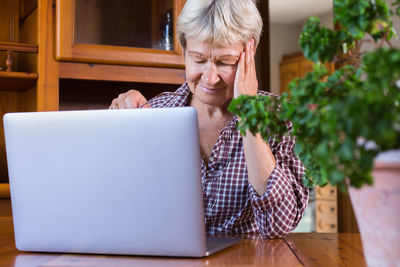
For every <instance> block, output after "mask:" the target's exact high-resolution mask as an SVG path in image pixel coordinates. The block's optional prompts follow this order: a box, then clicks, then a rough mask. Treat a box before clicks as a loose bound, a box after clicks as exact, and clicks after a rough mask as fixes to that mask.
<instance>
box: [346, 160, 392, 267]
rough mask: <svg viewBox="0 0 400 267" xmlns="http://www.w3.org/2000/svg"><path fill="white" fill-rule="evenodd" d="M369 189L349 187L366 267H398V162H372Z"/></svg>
mask: <svg viewBox="0 0 400 267" xmlns="http://www.w3.org/2000/svg"><path fill="white" fill-rule="evenodd" d="M372 175H373V178H374V184H373V186H363V187H362V188H361V189H355V188H349V194H350V199H351V202H352V205H353V209H354V213H355V216H356V218H357V222H358V227H359V229H360V234H361V240H362V244H363V248H364V256H365V259H366V261H367V264H368V266H400V161H396V162H379V161H375V165H374V170H373V173H372Z"/></svg>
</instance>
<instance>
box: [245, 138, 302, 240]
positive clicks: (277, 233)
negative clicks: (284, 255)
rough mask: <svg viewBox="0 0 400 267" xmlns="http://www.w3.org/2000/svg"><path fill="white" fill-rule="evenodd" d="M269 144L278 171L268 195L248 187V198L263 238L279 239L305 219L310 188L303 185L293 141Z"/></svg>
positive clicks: (271, 142)
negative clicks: (260, 193)
mask: <svg viewBox="0 0 400 267" xmlns="http://www.w3.org/2000/svg"><path fill="white" fill-rule="evenodd" d="M268 143H269V145H270V147H271V150H272V153H273V154H274V156H275V160H276V165H275V168H274V170H273V171H272V173H271V175H270V177H269V179H268V183H267V188H266V191H265V193H264V194H263V195H259V194H258V193H257V191H255V189H254V188H253V187H252V186H251V185H249V197H250V201H251V204H252V208H253V212H254V215H255V220H256V223H257V227H258V229H259V231H260V233H261V234H262V236H264V237H266V238H279V237H283V236H285V235H286V234H288V233H290V232H291V231H292V230H293V229H294V228H295V227H296V226H297V224H298V223H299V221H300V219H301V218H302V216H303V213H304V211H305V209H306V207H307V203H308V188H307V187H306V186H305V185H304V184H303V176H304V172H305V168H304V166H303V164H302V163H301V161H300V159H299V158H298V157H297V156H296V155H295V154H294V144H295V140H294V138H292V137H283V138H282V139H281V142H279V143H277V142H275V140H274V139H273V138H270V139H269V142H268Z"/></svg>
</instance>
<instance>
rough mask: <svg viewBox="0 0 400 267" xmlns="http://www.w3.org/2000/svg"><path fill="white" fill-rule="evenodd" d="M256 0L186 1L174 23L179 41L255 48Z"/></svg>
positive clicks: (259, 25) (257, 28)
mask: <svg viewBox="0 0 400 267" xmlns="http://www.w3.org/2000/svg"><path fill="white" fill-rule="evenodd" d="M255 1H256V0H188V1H187V2H186V4H185V6H184V7H183V9H182V12H181V13H180V15H179V17H178V21H177V29H178V30H177V31H178V37H179V42H180V44H181V46H182V48H183V49H186V40H187V39H188V38H194V39H196V40H199V41H203V42H208V43H210V44H211V45H213V46H216V47H224V46H228V45H231V44H238V43H243V44H245V43H247V42H248V41H249V40H250V39H251V38H254V39H255V45H256V46H257V44H258V42H259V40H260V35H261V30H262V19H261V16H260V13H259V11H258V9H257V6H256V3H255Z"/></svg>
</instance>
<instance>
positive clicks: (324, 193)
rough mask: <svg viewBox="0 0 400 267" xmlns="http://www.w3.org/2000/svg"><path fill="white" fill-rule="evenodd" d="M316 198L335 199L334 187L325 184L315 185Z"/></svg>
mask: <svg viewBox="0 0 400 267" xmlns="http://www.w3.org/2000/svg"><path fill="white" fill-rule="evenodd" d="M315 197H316V199H326V200H336V187H333V186H331V185H327V186H324V187H319V186H316V187H315Z"/></svg>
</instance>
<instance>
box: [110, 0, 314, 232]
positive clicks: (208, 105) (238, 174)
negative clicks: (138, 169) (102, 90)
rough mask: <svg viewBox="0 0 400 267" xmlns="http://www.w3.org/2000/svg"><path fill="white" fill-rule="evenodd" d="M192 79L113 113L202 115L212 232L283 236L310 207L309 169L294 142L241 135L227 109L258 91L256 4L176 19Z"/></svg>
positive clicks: (200, 6)
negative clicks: (188, 110)
mask: <svg viewBox="0 0 400 267" xmlns="http://www.w3.org/2000/svg"><path fill="white" fill-rule="evenodd" d="M177 28H178V36H179V41H180V44H181V46H182V48H183V51H184V59H185V66H186V79H187V81H186V82H185V83H184V84H183V85H182V86H181V87H180V88H179V89H178V90H176V91H175V92H174V93H171V94H166V95H162V96H159V97H155V98H153V99H151V100H150V101H148V102H147V100H146V99H145V98H144V97H143V96H142V95H141V94H140V93H139V92H138V91H135V90H131V91H129V92H127V93H124V94H121V95H120V96H119V97H118V98H117V99H114V100H113V101H112V104H111V106H110V108H113V109H116V108H138V107H142V105H145V107H152V108H160V107H162V108H168V107H182V106H192V107H194V108H195V109H196V110H197V113H198V123H199V135H200V149H201V156H202V162H201V170H202V185H203V191H204V211H205V222H206V231H207V233H208V234H210V235H217V234H238V233H260V234H261V235H262V236H264V237H268V238H275V237H282V236H284V235H286V234H288V233H289V232H290V231H292V230H293V229H294V228H295V227H296V226H297V224H298V222H299V221H300V219H301V217H302V215H303V213H304V210H305V208H306V206H307V201H308V189H307V188H306V187H305V186H304V185H303V183H302V176H303V174H304V170H305V169H304V167H303V165H302V163H301V162H300V160H299V159H298V158H297V156H296V155H295V154H294V152H293V148H294V140H293V139H291V138H288V137H284V138H283V139H282V141H281V142H280V143H278V142H275V140H274V139H273V138H270V139H269V141H268V143H266V142H265V141H264V140H263V139H262V138H261V136H260V135H256V136H254V135H252V134H251V133H247V134H246V136H241V135H240V133H239V131H238V130H237V129H236V124H237V122H238V118H237V117H236V116H234V115H233V114H231V113H229V112H228V111H227V106H228V104H229V102H230V101H231V99H232V98H235V97H238V96H240V95H242V94H247V95H255V94H257V93H258V94H268V93H266V92H263V91H258V90H257V88H258V82H257V77H256V70H255V63H254V54H255V50H256V46H257V44H258V41H259V38H260V33H261V29H262V20H261V16H260V14H259V12H258V10H257V7H256V5H255V3H254V2H253V1H250V0H188V1H187V2H186V4H185V6H184V8H183V10H182V12H181V14H180V16H179V18H178V21H177Z"/></svg>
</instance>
